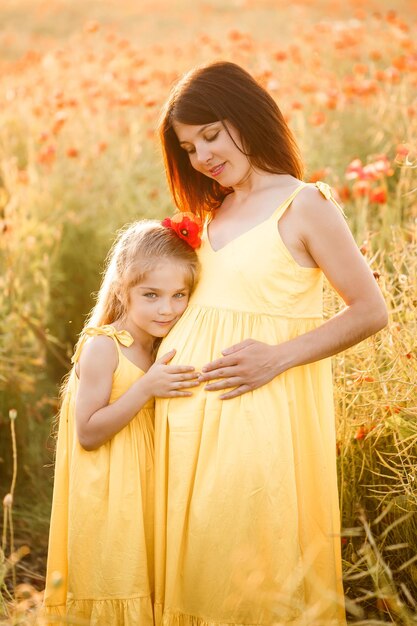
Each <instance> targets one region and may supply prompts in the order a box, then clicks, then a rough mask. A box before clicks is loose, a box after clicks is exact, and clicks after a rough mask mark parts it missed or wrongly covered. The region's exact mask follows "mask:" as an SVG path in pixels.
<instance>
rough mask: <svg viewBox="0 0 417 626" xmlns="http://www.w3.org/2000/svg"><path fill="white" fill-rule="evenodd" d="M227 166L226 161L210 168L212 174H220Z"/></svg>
mask: <svg viewBox="0 0 417 626" xmlns="http://www.w3.org/2000/svg"><path fill="white" fill-rule="evenodd" d="M225 167H226V163H221V164H220V165H216V166H215V167H212V168H211V169H210V170H209V172H210V174H211V175H212V176H218V175H219V174H221V173H222V171H223V170H224V168H225Z"/></svg>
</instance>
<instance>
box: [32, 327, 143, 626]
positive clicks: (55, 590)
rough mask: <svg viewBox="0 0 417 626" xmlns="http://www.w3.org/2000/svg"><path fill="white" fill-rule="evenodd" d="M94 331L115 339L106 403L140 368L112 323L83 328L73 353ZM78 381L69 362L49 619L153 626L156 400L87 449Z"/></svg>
mask: <svg viewBox="0 0 417 626" xmlns="http://www.w3.org/2000/svg"><path fill="white" fill-rule="evenodd" d="M94 335H107V336H109V337H112V338H113V339H114V341H115V344H116V346H117V350H118V356H119V363H118V366H117V369H116V371H115V372H114V375H113V387H112V392H111V397H110V403H111V402H114V401H115V400H116V399H117V398H119V397H120V396H121V395H122V394H123V393H125V392H126V391H127V389H128V388H129V387H130V386H131V385H132V384H133V383H134V382H135V381H136V380H137V379H138V378H140V377H141V376H143V372H142V370H140V369H139V368H138V367H137V366H136V365H134V364H133V363H132V362H131V361H129V359H127V357H126V356H124V355H123V353H122V351H121V350H120V346H119V342H120V343H121V344H123V345H125V346H128V345H131V343H132V342H133V339H132V337H131V335H130V334H129V333H128V332H127V331H116V330H115V329H114V328H113V327H112V326H102V327H100V328H93V327H90V328H87V329H86V330H85V331H84V334H83V338H82V342H81V343H80V345H79V349H78V350H77V352H76V353H75V355H74V358H73V361H75V362H76V361H77V360H78V358H79V356H80V353H81V349H82V347H83V343H84V341H85V340H86V339H87V338H88V337H91V336H94ZM77 387H78V379H77V376H76V373H75V366H74V368H73V369H72V372H71V374H70V377H69V381H68V391H67V393H66V394H65V396H64V401H63V405H62V409H61V413H60V422H59V432H58V442H57V450H56V464H55V484H54V495H53V503H52V516H51V527H50V537H49V554H48V565H47V582H46V590H45V599H44V615H46V616H51V620H50V623H51V624H52V623H53V624H67V623H72V621H71V618H77V620H79V621H77V622H76V623H77V624H78V623H80V624H82V623H85V624H90V626H138V625H140V626H152V625H153V623H154V620H153V579H154V572H153V563H154V558H153V524H154V406H153V401H151V402H149V403H147V404H146V405H145V406H144V407H143V408H142V410H141V411H139V413H138V414H137V415H136V416H135V417H134V418H133V419H132V421H131V422H130V423H129V424H128V425H127V426H126V427H125V428H123V429H122V430H121V431H120V432H119V433H117V434H116V435H115V436H114V437H113V438H112V439H111V440H110V441H109V442H107V443H106V444H104V445H102V446H101V447H100V448H98V449H97V450H94V451H90V452H87V451H86V450H84V449H83V448H82V447H81V445H80V443H79V442H78V438H77V436H76V431H75V424H74V420H75V417H74V406H75V398H76V394H77ZM52 616H55V619H58V621H55V620H53V619H52ZM57 616H62V617H63V619H62V621H59V618H57ZM64 616H65V617H64ZM67 620H68V621H67ZM83 620H84V621H83ZM42 623H49V621H48V619H47V618H45V621H44V622H42Z"/></svg>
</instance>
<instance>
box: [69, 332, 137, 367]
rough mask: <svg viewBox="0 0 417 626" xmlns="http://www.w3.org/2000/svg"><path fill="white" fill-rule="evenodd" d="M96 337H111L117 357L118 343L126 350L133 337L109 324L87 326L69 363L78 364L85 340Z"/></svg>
mask: <svg viewBox="0 0 417 626" xmlns="http://www.w3.org/2000/svg"><path fill="white" fill-rule="evenodd" d="M98 335H105V336H106V337H111V338H112V339H114V342H115V344H116V348H117V352H118V353H119V356H120V346H119V343H121V344H122V345H123V346H126V347H127V348H128V347H129V346H131V345H132V343H133V337H132V335H131V334H130V333H128V332H127V330H116V329H115V328H114V326H111V325H110V324H107V325H105V326H87V328H84V330H83V331H82V333H81V335H80V338H79V340H78V343H77V347H76V349H75V352H74V356H73V357H72V359H71V363H77V362H78V359H79V358H80V356H81V352H82V349H83V347H84V344H85V342H86V341H87V339H88V338H89V337H97V336H98Z"/></svg>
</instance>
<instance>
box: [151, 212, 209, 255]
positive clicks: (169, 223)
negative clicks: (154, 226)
mask: <svg viewBox="0 0 417 626" xmlns="http://www.w3.org/2000/svg"><path fill="white" fill-rule="evenodd" d="M161 224H162V226H165V227H166V228H171V229H172V230H173V231H174V232H175V234H176V235H178V237H180V238H181V239H184V241H186V242H187V243H188V245H189V246H191V247H192V248H194V249H195V248H198V247H199V246H200V245H201V236H200V235H201V228H202V223H201V220H200V219H199V218H198V217H197V216H196V215H194V214H193V213H189V212H185V213H175V215H173V216H172V217H166V218H165V219H164V220H162V222H161Z"/></svg>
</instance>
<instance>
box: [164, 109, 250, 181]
mask: <svg viewBox="0 0 417 626" xmlns="http://www.w3.org/2000/svg"><path fill="white" fill-rule="evenodd" d="M173 127H174V131H175V133H176V135H177V137H178V141H179V143H180V146H181V148H183V150H185V151H186V152H187V153H188V156H189V159H190V163H191V165H192V166H193V168H194V169H195V170H197V171H198V172H201V173H202V174H204V175H205V176H208V177H209V178H213V179H214V180H217V181H218V182H219V183H220V185H222V186H223V187H236V186H239V184H240V183H242V182H243V181H245V180H246V179H247V178H248V176H249V174H250V171H251V169H252V167H251V164H250V162H249V159H248V157H247V156H246V155H245V154H243V152H242V151H241V150H242V141H241V138H240V136H239V133H238V131H237V129H236V128H235V127H234V126H232V125H231V124H230V123H229V122H227V121H223V122H220V121H219V122H213V123H211V124H202V125H201V126H200V125H197V126H195V125H191V124H182V123H181V122H174V123H173Z"/></svg>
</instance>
